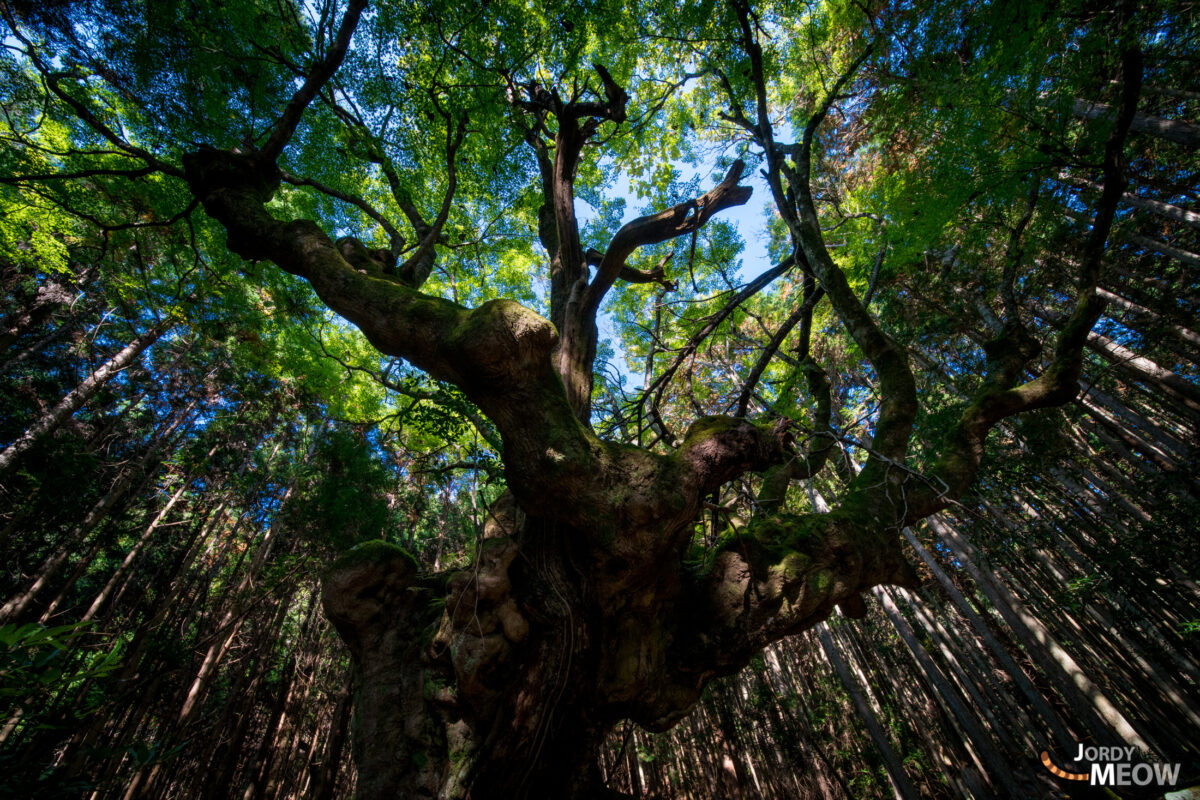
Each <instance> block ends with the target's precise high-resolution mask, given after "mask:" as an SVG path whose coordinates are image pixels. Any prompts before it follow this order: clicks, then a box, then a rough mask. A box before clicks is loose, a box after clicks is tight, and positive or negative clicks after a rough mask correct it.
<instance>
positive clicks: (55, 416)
mask: <svg viewBox="0 0 1200 800" xmlns="http://www.w3.org/2000/svg"><path fill="white" fill-rule="evenodd" d="M170 329H171V323H170V322H167V321H163V322H159V323H157V324H155V325H153V326H151V327H150V328H149V329H148V330H147V331H146V332H145V333H143V334H142V335H141V336H138V337H137V338H136V339H134V340H133V341H132V342H130V343H129V344H127V345H126V346H125V347H124V348H123V349H121V350H120V352H118V353H117V354H116V355H114V356H113V357H112V358H110V359H109V360H108V361H106V362H104V363H103V364H101V365H100V366H99V367H98V368H97V369H96V371H95V372H93V373H92V374H91V375H89V376H88V377H87V379H86V380H84V381H83V382H82V383H81V384H79V385H78V386H76V387H75V388H74V389H72V390H71V391H70V392H68V393H67V395H66V396H65V397H63V399H62V400H60V401H59V402H58V404H57V405H55V406H54V408H52V409H50V410H49V411H47V412H46V413H45V414H44V415H42V417H41V418H40V419H38V420H37V421H36V422H34V423H33V424H32V425H30V426H29V428H27V429H26V430H25V432H24V433H22V434H21V435H20V436H18V437H17V439H16V440H15V441H14V442H13V443H12V444H10V445H9V446H8V447H6V448H5V449H4V450H3V452H0V473H3V472H5V471H7V470H8V468H9V467H11V466H12V463H13V462H14V461H16V459H17V457H18V456H20V455H21V454H22V453H24V452H26V451H27V450H29V448H30V447H32V446H33V445H34V443H35V442H37V440H38V439H40V438H41V437H42V436H45V435H46V434H48V433H52V432H53V431H55V430H57V429H58V428H59V427H60V426H61V425H62V424H63V423H64V422H66V421H67V420H68V419H70V418H71V416H72V415H74V414H75V412H76V411H78V410H79V409H80V408H82V407H83V406H84V404H85V403H87V401H88V400H91V399H92V397H94V396H95V394H96V392H98V391H99V390H100V388H101V387H102V386H104V384H106V383H108V382H109V381H110V380H111V379H112V378H113V376H114V375H116V374H117V373H119V372H120V371H121V370H123V369H125V368H126V367H128V366H129V365H130V364H132V363H133V362H134V360H135V359H137V358H138V356H140V355H141V354H142V353H143V352H145V350H146V348H148V347H149V346H150V345H152V344H154V343H155V342H157V341H158V340H159V338H160V337H161V336H162V335H163V334H164V333H166V332H167V331H168V330H170Z"/></svg>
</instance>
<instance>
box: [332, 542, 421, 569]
mask: <svg viewBox="0 0 1200 800" xmlns="http://www.w3.org/2000/svg"><path fill="white" fill-rule="evenodd" d="M393 561H401V562H403V563H404V564H405V565H407V566H408V568H409V569H411V570H412V571H413V572H416V571H417V560H416V559H415V558H413V557H412V555H410V554H409V552H408V551H407V550H405V549H404V548H403V547H401V546H399V545H396V544H392V543H391V542H385V541H384V540H382V539H371V540H369V541H366V542H363V543H362V544H357V545H355V546H354V547H351V548H350V549H349V550H347V551H346V552H345V553H343V554H342V555H341V556H339V557H338V559H337V560H336V561H334V562H333V564H332V565H330V567H329V569H330V571H331V572H335V571H341V570H346V569H354V568H355V567H360V566H365V565H368V564H385V563H388V562H393Z"/></svg>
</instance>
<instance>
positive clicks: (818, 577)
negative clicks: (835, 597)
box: [808, 570, 833, 592]
mask: <svg viewBox="0 0 1200 800" xmlns="http://www.w3.org/2000/svg"><path fill="white" fill-rule="evenodd" d="M808 585H809V586H810V587H811V588H812V589H813V591H815V592H827V591H829V587H830V586H831V585H833V576H832V574H831V573H830V572H829V571H828V570H821V571H819V572H814V573H813V574H812V576H811V577H809V579H808Z"/></svg>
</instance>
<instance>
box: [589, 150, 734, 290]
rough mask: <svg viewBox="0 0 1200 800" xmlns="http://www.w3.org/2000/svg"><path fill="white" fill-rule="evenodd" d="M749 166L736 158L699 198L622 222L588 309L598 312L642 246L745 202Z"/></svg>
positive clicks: (683, 231) (599, 271)
mask: <svg viewBox="0 0 1200 800" xmlns="http://www.w3.org/2000/svg"><path fill="white" fill-rule="evenodd" d="M745 169H746V165H745V163H743V162H742V161H740V160H739V161H735V162H733V164H732V165H731V166H730V167H729V171H728V172H726V173H725V177H724V178H723V179H722V180H721V182H720V183H718V184H717V185H716V186H714V187H713V188H712V189H709V190H708V191H707V192H705V193H704V194H702V195H701V196H700V197H697V198H696V199H695V200H689V201H688V202H686V203H679V204H678V205H676V206H673V207H672V208H669V209H667V210H666V211H660V212H659V213H657V214H648V215H646V216H644V217H638V218H637V219H635V220H633V221H632V222H627V223H625V224H624V225H622V226H621V229H620V230H619V231H617V235H616V236H614V237H613V240H612V242H610V243H609V245H608V249H607V250H606V251H605V253H604V257H603V259H602V260H601V261H600V266H599V267H597V268H596V277H595V278H593V279H592V283H591V285H590V286H589V287H588V289H587V294H586V295H585V299H584V302H583V310H584V313H595V310H596V309H598V308H599V307H600V301H601V300H603V299H604V295H605V294H606V293H607V292H608V290H609V289H610V288H612V285H613V282H614V281H616V279H617V278H618V277H619V276H620V275H621V271H622V269H623V268H624V267H625V261H626V260H627V259H628V258H629V256H631V255H633V252H634V251H635V250H637V249H638V248H639V247H645V246H646V245H651V244H658V243H659V242H665V241H667V240H668V239H674V238H676V237H678V236H683V235H684V234H687V233H691V232H692V231H695V230H699V229H700V228H701V227H703V226H704V224H705V223H706V222H708V220H709V219H710V218H711V217H712V215H713V214H716V213H717V212H718V211H723V210H725V209H727V208H732V207H734V206H740V205H744V204H745V203H746V201H748V200H749V199H750V195H751V194H752V193H753V192H754V190H753V189H752V188H751V187H749V186H739V185H738V181H739V180H741V177H742V172H743V171H745Z"/></svg>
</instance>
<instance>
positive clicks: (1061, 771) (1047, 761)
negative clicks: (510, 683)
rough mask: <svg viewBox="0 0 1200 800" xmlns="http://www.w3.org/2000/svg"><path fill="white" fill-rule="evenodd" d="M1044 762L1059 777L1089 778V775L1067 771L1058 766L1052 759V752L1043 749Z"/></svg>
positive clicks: (1072, 778) (1071, 779)
mask: <svg viewBox="0 0 1200 800" xmlns="http://www.w3.org/2000/svg"><path fill="white" fill-rule="evenodd" d="M1042 764H1044V765H1045V767H1046V769H1048V770H1050V771H1051V772H1053V773H1054V774H1055V775H1057V776H1058V777H1060V778H1063V779H1065V780H1068V781H1086V780H1087V779H1088V776H1087V775H1081V774H1079V773H1078V772H1067V771H1066V770H1065V769H1059V768H1058V767H1056V766H1055V765H1054V762H1053V761H1051V760H1050V753H1049V752H1048V751H1046V750H1043V751H1042Z"/></svg>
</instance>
